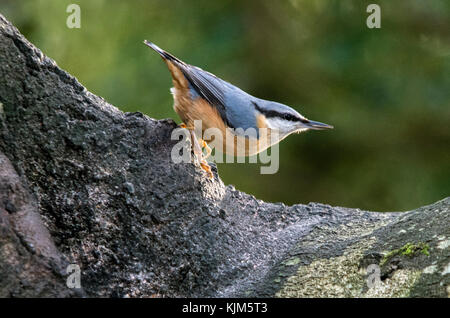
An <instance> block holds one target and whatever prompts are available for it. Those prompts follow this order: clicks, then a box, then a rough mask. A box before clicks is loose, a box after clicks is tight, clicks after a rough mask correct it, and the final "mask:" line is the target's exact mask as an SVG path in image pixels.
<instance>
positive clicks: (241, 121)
mask: <svg viewBox="0 0 450 318" xmlns="http://www.w3.org/2000/svg"><path fill="white" fill-rule="evenodd" d="M144 44H145V45H147V46H148V47H150V48H151V49H153V50H154V51H155V52H157V53H158V54H159V55H160V56H161V58H162V59H163V61H164V62H165V63H166V64H167V67H168V69H169V71H170V73H171V76H172V83H173V87H172V88H171V93H172V95H173V98H174V105H173V108H174V110H175V112H176V113H177V114H178V116H179V117H180V118H181V120H182V121H183V123H182V124H181V125H180V127H182V128H187V129H188V130H189V132H190V138H191V144H192V150H193V152H194V155H195V158H196V161H197V162H198V163H199V164H200V166H201V168H202V169H203V170H204V171H205V172H206V173H207V174H208V176H209V177H211V178H212V177H213V175H212V172H211V168H210V166H209V164H208V162H207V161H206V159H207V157H208V156H209V155H210V154H211V149H210V147H209V144H211V143H213V142H214V145H215V148H216V149H218V150H219V151H220V152H222V153H225V154H231V155H234V156H236V155H244V156H252V155H255V154H258V153H260V152H262V151H264V150H266V149H267V148H269V147H270V146H273V145H274V144H276V143H279V142H280V141H281V140H283V139H284V138H286V137H287V136H289V135H291V134H293V133H300V132H303V131H307V130H324V129H332V128H334V127H333V126H331V125H328V124H324V123H321V122H318V121H313V120H309V119H307V118H306V117H304V116H303V115H301V114H300V113H299V112H298V111H296V110H295V109H293V108H292V107H289V106H287V105H284V104H281V103H278V102H274V101H269V100H264V99H261V98H257V97H255V96H252V95H250V94H248V93H246V92H244V91H243V90H241V89H240V88H238V87H236V86H234V85H232V84H230V83H229V82H227V81H225V80H223V79H220V78H219V77H217V76H216V75H214V74H212V73H210V72H207V71H204V70H203V69H201V68H199V67H197V66H193V65H190V64H187V63H185V62H183V61H182V60H180V59H179V58H177V57H175V56H174V55H172V54H170V53H169V52H167V51H165V50H163V49H161V48H160V47H158V46H157V45H156V44H154V43H152V42H149V41H147V40H144ZM195 121H201V134H200V136H199V135H198V134H199V133H198V130H195V127H194V122H195ZM211 128H214V129H216V130H217V131H218V132H220V134H216V135H214V136H212V137H211V138H205V136H204V135H203V134H204V133H205V131H207V130H208V129H211ZM248 132H250V133H248ZM202 148H205V149H206V155H203V150H202Z"/></svg>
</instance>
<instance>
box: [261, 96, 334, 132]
mask: <svg viewBox="0 0 450 318" xmlns="http://www.w3.org/2000/svg"><path fill="white" fill-rule="evenodd" d="M253 105H254V106H255V109H256V111H257V112H259V113H260V114H261V115H263V116H264V117H265V121H266V124H267V127H268V128H270V129H274V130H278V132H279V134H280V135H281V136H280V137H281V138H284V137H286V136H288V135H290V134H292V133H300V132H302V131H306V130H310V129H313V130H323V129H332V128H333V126H331V125H327V124H324V123H321V122H318V121H313V120H309V119H307V118H305V117H304V116H302V115H301V114H300V113H299V112H297V111H296V110H295V109H293V108H291V107H289V106H286V105H283V104H280V103H276V102H271V101H265V100H259V101H256V102H253Z"/></svg>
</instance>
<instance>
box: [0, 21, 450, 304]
mask: <svg viewBox="0 0 450 318" xmlns="http://www.w3.org/2000/svg"><path fill="white" fill-rule="evenodd" d="M175 127H176V125H175V123H174V122H173V121H171V120H160V121H157V120H154V119H151V118H149V117H147V116H145V115H142V114H140V113H122V112H121V111H120V110H118V109H117V108H115V107H114V106H111V105H109V104H108V103H107V102H105V101H104V100H103V99H102V98H100V97H97V96H95V95H93V94H91V93H89V92H88V91H87V90H86V89H85V88H84V87H83V86H82V85H80V84H79V83H78V82H77V80H76V79H75V78H73V77H72V76H70V75H69V74H67V73H66V72H64V71H62V70H61V69H60V68H58V67H57V66H56V64H55V63H54V61H52V60H51V59H49V58H48V57H46V56H44V55H43V54H42V52H41V51H40V50H39V49H37V48H35V47H34V46H33V45H32V44H30V43H29V42H28V41H27V40H26V39H25V38H24V37H23V36H22V35H20V33H19V32H18V31H17V30H16V29H15V28H14V27H13V26H12V25H11V24H10V23H9V22H8V21H6V19H5V18H4V17H3V16H1V15H0V232H1V235H0V296H1V297H24V296H59V297H78V296H88V297H99V296H106V297H109V296H119V297H123V296H130V297H149V296H155V295H156V296H169V297H171V296H181V297H183V296H193V297H198V296H219V297H221V296H233V297H234V296H236V297H241V296H246V297H248V296H280V297H303V296H315V297H324V296H336V297H341V296H359V297H365V296H368V297H370V296H380V295H381V296H383V295H384V296H425V297H428V296H442V297H447V296H448V294H449V290H448V284H449V272H450V269H449V266H450V265H449V262H450V255H449V242H450V233H449V232H450V231H449V226H448V219H449V215H450V212H449V210H450V209H449V205H450V199H448V198H447V199H444V200H442V201H440V202H437V203H435V204H434V205H431V206H427V207H423V208H420V209H418V210H415V211H411V212H403V213H376V212H367V211H360V210H358V209H347V208H340V207H331V206H328V205H324V204H316V203H310V204H308V205H300V204H299V205H294V206H285V205H283V204H273V203H265V202H262V201H260V200H257V199H255V198H254V197H253V196H251V195H248V194H245V193H242V192H239V191H237V190H236V189H234V188H233V187H232V186H225V185H224V184H223V182H222V181H221V180H220V178H219V177H218V175H217V171H216V170H215V169H214V175H215V178H214V179H213V180H212V179H208V178H207V177H206V176H205V174H204V172H203V171H202V170H201V169H200V168H199V167H197V166H195V165H194V164H191V163H189V164H174V163H172V161H171V160H170V151H171V149H172V146H173V145H174V143H175V141H171V139H170V135H171V131H172V130H173V129H174V128H175ZM397 249H398V250H397ZM68 264H78V265H79V266H80V267H81V272H82V275H81V284H82V288H81V289H70V288H68V287H67V286H66V277H67V275H66V267H67V265H68ZM370 264H378V265H379V266H380V267H381V269H380V277H381V283H380V284H378V285H376V287H372V288H368V287H367V283H366V278H367V273H366V268H367V266H368V265H370Z"/></svg>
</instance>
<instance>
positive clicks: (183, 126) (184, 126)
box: [179, 123, 194, 130]
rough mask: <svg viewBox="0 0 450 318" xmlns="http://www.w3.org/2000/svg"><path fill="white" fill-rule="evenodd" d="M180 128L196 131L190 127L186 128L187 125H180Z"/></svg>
mask: <svg viewBox="0 0 450 318" xmlns="http://www.w3.org/2000/svg"><path fill="white" fill-rule="evenodd" d="M179 127H180V128H184V129H189V130H193V129H194V127H188V126H186V124H185V123H181V124H180V125H179Z"/></svg>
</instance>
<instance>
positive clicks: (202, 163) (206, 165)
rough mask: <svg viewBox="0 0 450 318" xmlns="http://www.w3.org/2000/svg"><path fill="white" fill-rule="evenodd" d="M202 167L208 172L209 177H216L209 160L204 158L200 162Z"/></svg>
mask: <svg viewBox="0 0 450 318" xmlns="http://www.w3.org/2000/svg"><path fill="white" fill-rule="evenodd" d="M200 167H202V169H203V170H204V171H205V172H206V174H207V175H208V177H209V178H210V179H213V178H214V175H213V173H212V171H211V167H210V166H209V164H208V161H206V160H204V159H203V160H202V161H201V162H200Z"/></svg>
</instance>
